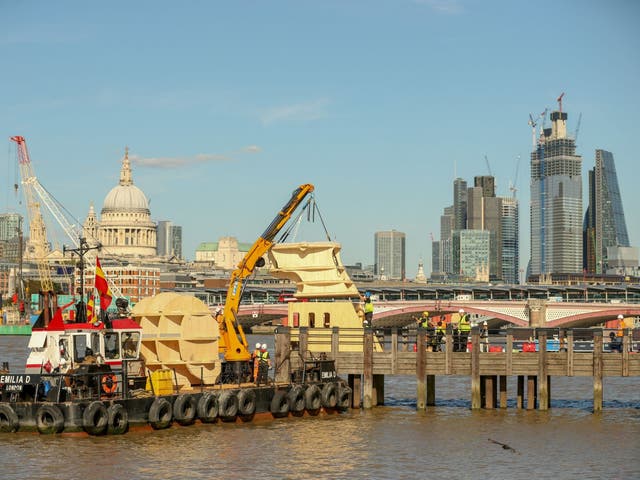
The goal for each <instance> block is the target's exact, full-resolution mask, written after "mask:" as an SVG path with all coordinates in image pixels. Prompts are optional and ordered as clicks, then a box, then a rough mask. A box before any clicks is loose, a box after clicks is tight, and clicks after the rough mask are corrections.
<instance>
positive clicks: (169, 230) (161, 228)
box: [157, 220, 182, 258]
mask: <svg viewBox="0 0 640 480" xmlns="http://www.w3.org/2000/svg"><path fill="white" fill-rule="evenodd" d="M157 249H158V255H159V256H162V257H173V256H175V257H176V258H182V227H180V226H177V225H173V224H172V223H171V222H170V221H168V220H160V221H159V222H158V246H157Z"/></svg>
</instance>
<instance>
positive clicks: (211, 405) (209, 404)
mask: <svg viewBox="0 0 640 480" xmlns="http://www.w3.org/2000/svg"><path fill="white" fill-rule="evenodd" d="M217 417H218V395H217V394H215V393H213V392H206V393H203V394H202V396H201V397H200V400H198V418H199V419H200V421H201V422H203V423H213V422H215V421H216V418H217Z"/></svg>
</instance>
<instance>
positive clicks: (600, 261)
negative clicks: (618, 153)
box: [583, 150, 630, 274]
mask: <svg viewBox="0 0 640 480" xmlns="http://www.w3.org/2000/svg"><path fill="white" fill-rule="evenodd" d="M583 246H584V268H585V270H586V271H587V272H588V273H595V274H603V273H606V272H607V269H608V268H609V267H610V266H609V256H608V252H607V250H608V249H609V247H629V246H630V245H629V235H628V233H627V223H626V221H625V217H624V209H623V206H622V197H621V195H620V188H619V186H618V175H617V173H616V166H615V162H614V159H613V154H612V153H611V152H607V151H606V150H596V158H595V166H594V168H593V169H591V170H589V206H588V208H587V212H586V213H585V217H584V237H583ZM620 251H623V250H616V261H615V263H616V265H618V264H619V261H620V258H619V255H620V254H619V252H620ZM623 263H624V262H623Z"/></svg>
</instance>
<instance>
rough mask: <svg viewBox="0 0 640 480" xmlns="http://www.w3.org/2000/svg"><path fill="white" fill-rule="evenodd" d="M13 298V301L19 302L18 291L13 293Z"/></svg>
mask: <svg viewBox="0 0 640 480" xmlns="http://www.w3.org/2000/svg"><path fill="white" fill-rule="evenodd" d="M11 300H12V301H13V303H17V302H18V293H17V292H15V293H14V294H13V297H11Z"/></svg>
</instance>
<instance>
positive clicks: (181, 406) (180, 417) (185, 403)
mask: <svg viewBox="0 0 640 480" xmlns="http://www.w3.org/2000/svg"><path fill="white" fill-rule="evenodd" d="M197 409H198V405H197V403H196V400H195V398H193V397H192V396H191V395H189V394H188V393H183V394H181V395H178V398H176V401H175V402H173V418H175V419H176V422H178V423H179V424H180V425H183V426H186V425H191V424H192V423H193V422H194V421H195V419H196V412H197Z"/></svg>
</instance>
